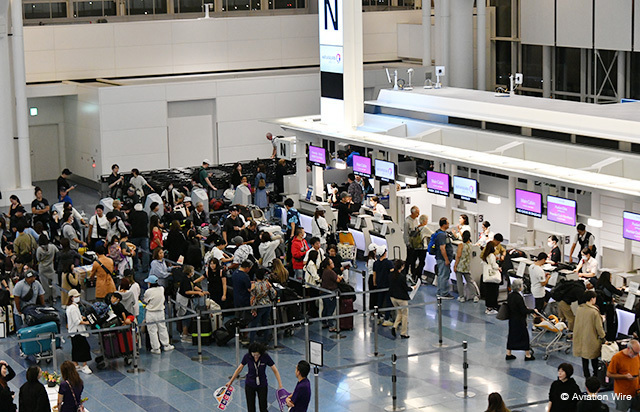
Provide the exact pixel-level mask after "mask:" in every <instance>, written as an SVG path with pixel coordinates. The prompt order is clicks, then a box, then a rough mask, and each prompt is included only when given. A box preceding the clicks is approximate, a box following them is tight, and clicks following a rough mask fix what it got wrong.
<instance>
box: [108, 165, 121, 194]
mask: <svg viewBox="0 0 640 412" xmlns="http://www.w3.org/2000/svg"><path fill="white" fill-rule="evenodd" d="M107 185H109V197H111V198H112V199H122V195H123V192H122V189H123V187H124V176H121V175H120V166H118V165H117V164H114V165H112V166H111V174H110V175H109V177H107Z"/></svg>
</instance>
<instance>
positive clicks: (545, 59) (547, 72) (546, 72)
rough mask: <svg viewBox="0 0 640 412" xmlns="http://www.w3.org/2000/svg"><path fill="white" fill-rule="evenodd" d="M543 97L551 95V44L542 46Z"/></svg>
mask: <svg viewBox="0 0 640 412" xmlns="http://www.w3.org/2000/svg"><path fill="white" fill-rule="evenodd" d="M542 97H545V98H549V97H551V46H542Z"/></svg>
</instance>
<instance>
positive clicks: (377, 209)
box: [370, 196, 387, 216]
mask: <svg viewBox="0 0 640 412" xmlns="http://www.w3.org/2000/svg"><path fill="white" fill-rule="evenodd" d="M370 204H371V210H372V211H373V214H374V216H375V215H376V213H377V214H378V215H380V216H384V215H386V214H387V209H385V208H384V206H383V205H382V204H381V203H380V198H379V197H378V196H373V197H371V203H370Z"/></svg>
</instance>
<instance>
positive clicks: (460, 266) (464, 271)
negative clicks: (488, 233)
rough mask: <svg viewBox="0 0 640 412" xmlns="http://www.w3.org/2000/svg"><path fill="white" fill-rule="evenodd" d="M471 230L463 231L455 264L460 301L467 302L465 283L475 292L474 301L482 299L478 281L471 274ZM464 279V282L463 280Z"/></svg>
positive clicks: (454, 269)
mask: <svg viewBox="0 0 640 412" xmlns="http://www.w3.org/2000/svg"><path fill="white" fill-rule="evenodd" d="M471 247H472V246H471V232H470V231H468V230H465V231H464V232H462V242H460V244H459V245H458V249H457V250H456V260H455V263H454V265H453V271H454V272H456V285H457V286H458V302H460V303H463V302H466V300H467V299H466V297H465V293H464V289H465V284H466V287H467V288H469V289H470V290H471V291H472V292H473V293H472V295H473V303H478V302H479V301H480V296H479V295H480V293H479V289H478V285H477V284H476V281H475V280H473V277H472V276H471V273H470V272H471ZM463 279H464V283H463V281H462V280H463Z"/></svg>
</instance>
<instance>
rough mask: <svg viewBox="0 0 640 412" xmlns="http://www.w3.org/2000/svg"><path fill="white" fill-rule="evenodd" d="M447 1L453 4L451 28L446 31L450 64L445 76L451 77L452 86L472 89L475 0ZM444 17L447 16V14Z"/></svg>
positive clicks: (450, 83)
mask: <svg viewBox="0 0 640 412" xmlns="http://www.w3.org/2000/svg"><path fill="white" fill-rule="evenodd" d="M445 3H446V4H451V10H450V15H451V17H450V22H449V24H448V27H449V28H448V32H445V35H447V36H448V45H449V47H448V49H449V64H448V65H447V76H445V77H449V83H448V84H449V85H450V86H453V87H463V88H467V89H472V88H473V0H448V1H446V2H445ZM445 12H446V8H445ZM443 18H446V14H445V15H443ZM448 20H449V19H447V20H445V21H448ZM443 30H444V27H443Z"/></svg>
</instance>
